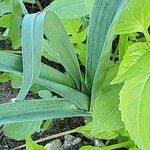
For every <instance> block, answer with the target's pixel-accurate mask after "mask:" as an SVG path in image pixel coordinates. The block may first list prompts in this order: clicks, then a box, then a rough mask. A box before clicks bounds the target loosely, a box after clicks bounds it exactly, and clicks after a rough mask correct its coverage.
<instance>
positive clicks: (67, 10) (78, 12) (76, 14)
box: [46, 0, 94, 19]
mask: <svg viewBox="0 0 150 150" xmlns="http://www.w3.org/2000/svg"><path fill="white" fill-rule="evenodd" d="M93 2H94V0H76V1H70V0H63V1H62V0H55V1H54V2H52V4H51V5H50V6H48V7H47V8H46V9H52V10H53V11H54V12H55V13H56V14H57V15H58V17H59V18H61V19H72V18H76V19H78V18H80V17H83V16H85V15H88V14H90V11H91V8H92V5H93Z"/></svg>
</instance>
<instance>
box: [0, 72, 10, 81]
mask: <svg viewBox="0 0 150 150" xmlns="http://www.w3.org/2000/svg"><path fill="white" fill-rule="evenodd" d="M10 80H11V75H10V74H9V73H2V74H0V83H5V82H8V81H10Z"/></svg>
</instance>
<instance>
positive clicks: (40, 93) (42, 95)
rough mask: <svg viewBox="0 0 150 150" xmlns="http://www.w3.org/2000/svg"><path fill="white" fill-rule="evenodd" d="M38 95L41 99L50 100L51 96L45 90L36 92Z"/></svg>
mask: <svg viewBox="0 0 150 150" xmlns="http://www.w3.org/2000/svg"><path fill="white" fill-rule="evenodd" d="M38 95H39V96H40V97H41V98H52V97H53V95H52V93H51V92H50V91H47V90H41V91H39V92H38Z"/></svg>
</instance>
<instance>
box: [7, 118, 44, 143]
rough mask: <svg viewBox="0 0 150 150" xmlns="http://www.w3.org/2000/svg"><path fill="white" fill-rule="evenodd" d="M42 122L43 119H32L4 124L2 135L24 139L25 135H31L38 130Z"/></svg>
mask: <svg viewBox="0 0 150 150" xmlns="http://www.w3.org/2000/svg"><path fill="white" fill-rule="evenodd" d="M42 122H43V121H33V122H23V123H15V124H10V125H5V127H4V135H5V136H7V137H9V138H11V139H15V140H18V141H20V140H24V139H25V138H26V136H27V135H32V134H34V133H35V132H40V127H41V125H42ZM16 131H17V132H16Z"/></svg>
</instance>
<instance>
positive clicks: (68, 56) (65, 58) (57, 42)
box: [44, 10, 81, 89]
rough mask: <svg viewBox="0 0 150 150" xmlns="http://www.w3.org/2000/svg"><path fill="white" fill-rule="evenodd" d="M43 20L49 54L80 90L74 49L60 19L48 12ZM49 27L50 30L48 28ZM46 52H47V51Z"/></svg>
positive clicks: (79, 75)
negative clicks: (62, 67) (57, 61)
mask: <svg viewBox="0 0 150 150" xmlns="http://www.w3.org/2000/svg"><path fill="white" fill-rule="evenodd" d="M47 13H48V15H47V16H46V18H45V28H44V34H45V35H46V37H47V40H48V44H49V46H50V47H51V49H50V53H53V55H54V56H55V58H56V59H57V60H59V62H60V63H61V64H62V65H63V66H64V68H65V69H66V71H67V72H68V73H69V74H70V75H71V77H72V78H73V79H74V81H75V83H76V86H77V87H78V89H80V82H81V73H80V69H79V63H78V60H77V57H76V53H75V49H74V47H73V45H72V44H71V41H70V39H69V36H68V34H67V32H66V30H65V28H64V26H63V24H62V22H61V21H60V19H59V18H58V17H57V16H56V15H55V14H54V13H53V12H52V11H51V10H49V11H48V12H47ZM49 26H50V27H51V28H49ZM47 52H48V51H47Z"/></svg>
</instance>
